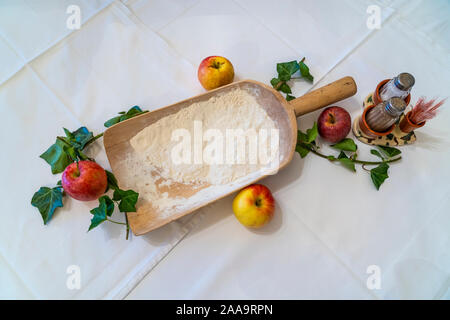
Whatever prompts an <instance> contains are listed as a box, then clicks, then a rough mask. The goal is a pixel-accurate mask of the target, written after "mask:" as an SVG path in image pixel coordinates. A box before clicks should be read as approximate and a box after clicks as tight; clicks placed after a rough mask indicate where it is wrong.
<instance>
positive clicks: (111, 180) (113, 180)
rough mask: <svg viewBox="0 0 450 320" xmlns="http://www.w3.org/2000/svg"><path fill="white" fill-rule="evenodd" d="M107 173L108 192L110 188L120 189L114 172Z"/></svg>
mask: <svg viewBox="0 0 450 320" xmlns="http://www.w3.org/2000/svg"><path fill="white" fill-rule="evenodd" d="M105 171H106V178H107V180H108V190H109V188H111V189H113V190H117V189H119V185H118V184H117V179H116V177H115V176H114V174H113V173H112V172H109V171H108V170H105Z"/></svg>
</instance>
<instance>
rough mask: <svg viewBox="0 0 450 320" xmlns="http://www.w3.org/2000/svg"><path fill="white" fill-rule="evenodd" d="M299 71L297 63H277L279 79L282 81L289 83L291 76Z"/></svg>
mask: <svg viewBox="0 0 450 320" xmlns="http://www.w3.org/2000/svg"><path fill="white" fill-rule="evenodd" d="M299 69H300V66H299V65H298V63H297V61H289V62H283V63H277V72H278V79H280V80H281V81H288V80H290V79H291V76H292V75H293V74H294V73H296V72H297V71H298V70H299ZM286 93H288V92H286Z"/></svg>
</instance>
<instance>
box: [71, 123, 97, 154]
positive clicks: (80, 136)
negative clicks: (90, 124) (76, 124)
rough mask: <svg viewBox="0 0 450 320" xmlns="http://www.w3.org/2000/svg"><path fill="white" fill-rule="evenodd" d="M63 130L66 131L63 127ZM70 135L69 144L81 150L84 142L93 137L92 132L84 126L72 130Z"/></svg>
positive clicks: (84, 144)
mask: <svg viewBox="0 0 450 320" xmlns="http://www.w3.org/2000/svg"><path fill="white" fill-rule="evenodd" d="M64 131H66V129H64ZM66 135H67V132H66ZM70 136H71V138H70V144H71V145H72V146H74V147H75V148H76V149H80V150H83V148H84V147H85V146H86V143H87V142H88V141H89V140H91V139H92V138H93V137H94V134H93V133H92V132H91V131H89V130H88V129H87V128H86V127H81V128H78V129H77V130H75V131H74V132H72V133H71V134H70ZM67 137H69V136H67Z"/></svg>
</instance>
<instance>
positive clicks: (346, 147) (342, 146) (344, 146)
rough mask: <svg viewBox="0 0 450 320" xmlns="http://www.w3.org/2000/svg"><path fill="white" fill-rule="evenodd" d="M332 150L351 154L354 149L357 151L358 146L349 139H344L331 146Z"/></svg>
mask: <svg viewBox="0 0 450 320" xmlns="http://www.w3.org/2000/svg"><path fill="white" fill-rule="evenodd" d="M331 146H332V147H333V148H335V149H338V150H343V151H351V152H355V151H356V149H358V146H357V145H356V144H355V142H354V141H353V140H352V139H350V138H346V139H344V140H341V141H339V142H338V143H336V144H333V145H331Z"/></svg>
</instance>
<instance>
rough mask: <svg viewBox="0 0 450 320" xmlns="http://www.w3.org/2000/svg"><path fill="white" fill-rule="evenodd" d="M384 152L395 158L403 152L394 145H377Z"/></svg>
mask: <svg viewBox="0 0 450 320" xmlns="http://www.w3.org/2000/svg"><path fill="white" fill-rule="evenodd" d="M377 147H378V148H379V149H380V150H381V151H383V153H385V154H386V155H387V156H388V157H389V158H393V157H395V156H398V155H399V154H401V153H402V152H401V151H400V150H398V149H397V148H393V147H385V146H377Z"/></svg>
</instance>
